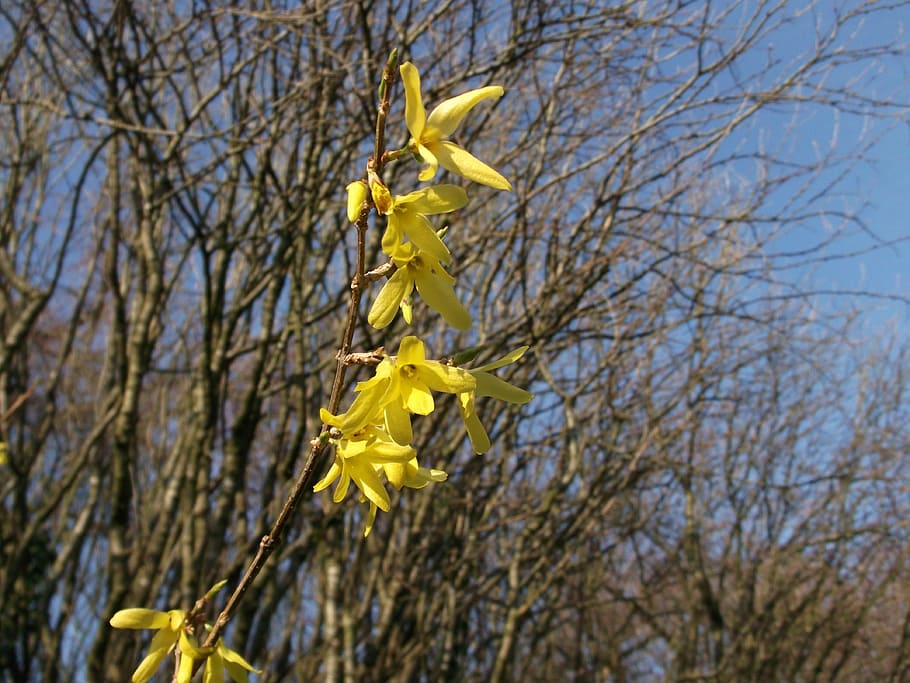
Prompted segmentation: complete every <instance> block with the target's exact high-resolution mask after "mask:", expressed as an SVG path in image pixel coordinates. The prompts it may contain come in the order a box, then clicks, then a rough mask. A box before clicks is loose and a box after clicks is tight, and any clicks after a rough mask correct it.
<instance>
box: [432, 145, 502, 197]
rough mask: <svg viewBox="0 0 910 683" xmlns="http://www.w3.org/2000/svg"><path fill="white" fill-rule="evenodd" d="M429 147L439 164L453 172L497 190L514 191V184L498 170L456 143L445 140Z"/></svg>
mask: <svg viewBox="0 0 910 683" xmlns="http://www.w3.org/2000/svg"><path fill="white" fill-rule="evenodd" d="M428 147H429V149H430V151H431V152H432V153H433V155H434V156H435V157H436V158H437V159H438V160H439V164H440V165H441V166H442V167H443V168H445V169H447V170H449V171H451V172H452V173H457V174H458V175H460V176H462V177H464V178H468V179H469V180H473V181H475V182H478V183H480V184H482V185H489V186H490V187H495V188H496V189H497V190H509V191H510V192H511V191H512V184H511V183H510V182H509V181H508V180H506V179H505V178H504V177H503V176H502V175H500V173H499V172H498V171H495V170H493V169H492V168H490V167H489V166H487V165H486V164H485V163H483V162H482V161H480V159H477V158H476V157H474V156H473V155H471V154H470V153H469V152H466V151H465V150H463V149H462V148H461V147H459V146H458V145H456V144H455V143H453V142H448V141H447V140H443V141H442V142H434V143H431V144H430V145H428Z"/></svg>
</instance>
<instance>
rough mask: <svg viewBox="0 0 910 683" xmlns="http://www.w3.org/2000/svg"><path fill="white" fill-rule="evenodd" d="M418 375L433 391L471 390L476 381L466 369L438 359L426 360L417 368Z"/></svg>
mask: <svg viewBox="0 0 910 683" xmlns="http://www.w3.org/2000/svg"><path fill="white" fill-rule="evenodd" d="M417 373H418V377H420V380H421V381H422V382H423V383H424V384H426V385H427V386H428V387H429V388H430V389H432V390H433V391H442V392H445V393H448V394H459V393H462V392H465V391H473V390H474V387H475V386H477V381H476V380H475V379H474V377H473V375H471V373H470V372H468V371H467V370H464V369H462V368H456V367H453V366H451V365H446V364H445V363H440V362H438V361H427V362H426V363H424V364H423V365H421V366H419V367H418V368H417Z"/></svg>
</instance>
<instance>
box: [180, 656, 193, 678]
mask: <svg viewBox="0 0 910 683" xmlns="http://www.w3.org/2000/svg"><path fill="white" fill-rule="evenodd" d="M192 678H193V658H192V657H189V656H187V655H185V654H184V655H182V656H181V657H180V667H179V668H178V669H177V683H190V681H191V680H192Z"/></svg>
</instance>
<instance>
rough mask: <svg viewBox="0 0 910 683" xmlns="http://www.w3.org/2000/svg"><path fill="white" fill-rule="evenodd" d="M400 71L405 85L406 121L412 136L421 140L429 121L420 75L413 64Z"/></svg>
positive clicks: (406, 65) (408, 63)
mask: <svg viewBox="0 0 910 683" xmlns="http://www.w3.org/2000/svg"><path fill="white" fill-rule="evenodd" d="M398 70H399V71H400V72H401V82H402V83H403V84H404V120H405V123H406V124H407V126H408V130H409V131H410V133H411V135H413V136H414V138H415V139H419V138H420V135H421V133H423V127H424V125H425V124H426V120H427V114H426V110H425V109H424V108H423V95H421V93H420V73H419V72H418V71H417V67H416V66H414V65H413V64H411V62H405V63H404V64H402V65H401V66H400V67H399V69H398Z"/></svg>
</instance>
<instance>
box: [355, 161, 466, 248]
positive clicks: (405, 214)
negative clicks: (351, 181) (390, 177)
mask: <svg viewBox="0 0 910 683" xmlns="http://www.w3.org/2000/svg"><path fill="white" fill-rule="evenodd" d="M370 191H371V192H372V194H373V203H374V204H375V205H376V210H377V211H378V212H379V213H380V214H382V215H383V216H387V217H388V222H387V225H386V229H385V232H384V233H383V235H382V250H383V251H384V252H385V253H386V254H388V255H389V256H392V253H393V251H394V250H395V249H396V248H397V247H398V246H399V245H400V244H401V243H402V242H403V241H404V238H405V237H407V238H408V239H409V240H410V241H411V242H412V243H413V244H414V246H416V247H417V248H418V249H422V250H423V251H425V252H427V253H428V254H432V255H433V256H434V257H435V258H437V259H439V260H440V261H442V262H443V263H448V262H449V261H450V259H451V255H450V254H449V249H448V248H447V247H446V245H445V244H443V242H442V239H440V237H439V235H438V234H436V231H435V230H433V227H432V226H431V225H430V222H429V221H428V220H427V219H426V216H432V215H436V214H440V213H450V212H452V211H456V210H458V209H460V208H462V207H463V206H465V205H466V204H467V203H468V195H467V193H466V192H465V191H464V190H463V189H462V188H460V187H458V186H457V185H434V186H433V187H426V188H424V189H422V190H417V191H415V192H410V193H408V194H406V195H402V196H398V195H395V196H393V195H392V194H391V193H390V192H389V190H388V188H387V187H386V186H385V185H383V184H382V182H381V181H379V179H378V178H373V179H372V180H371V182H370Z"/></svg>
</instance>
